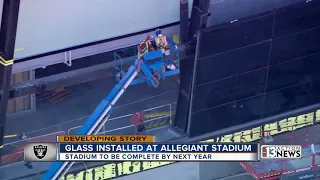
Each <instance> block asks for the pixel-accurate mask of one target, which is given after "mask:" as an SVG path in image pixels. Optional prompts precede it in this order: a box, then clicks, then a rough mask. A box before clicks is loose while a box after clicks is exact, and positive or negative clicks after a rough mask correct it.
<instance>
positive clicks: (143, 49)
mask: <svg viewBox="0 0 320 180" xmlns="http://www.w3.org/2000/svg"><path fill="white" fill-rule="evenodd" d="M152 39H153V38H152V36H148V37H147V38H146V39H144V40H143V41H142V42H141V43H140V44H139V46H138V59H141V58H143V55H144V54H147V53H148V52H151V51H154V47H153V46H152V42H151V41H152Z"/></svg>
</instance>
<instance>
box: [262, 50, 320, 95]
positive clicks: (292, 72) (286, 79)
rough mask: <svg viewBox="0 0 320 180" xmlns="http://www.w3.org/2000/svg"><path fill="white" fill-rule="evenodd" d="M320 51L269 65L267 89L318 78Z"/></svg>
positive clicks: (275, 88) (319, 76) (272, 89)
mask: <svg viewBox="0 0 320 180" xmlns="http://www.w3.org/2000/svg"><path fill="white" fill-rule="evenodd" d="M319 59H320V53H318V54H315V55H312V56H308V57H305V58H301V59H297V60H293V61H289V62H285V63H282V64H278V65H275V66H272V67H270V70H269V76H268V89H267V90H268V91H274V90H277V89H280V88H285V87H288V86H292V85H296V84H299V83H304V82H307V81H311V80H312V79H318V78H320V71H319V68H318V67H319V66H320V61H319Z"/></svg>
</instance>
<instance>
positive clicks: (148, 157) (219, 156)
mask: <svg viewBox="0 0 320 180" xmlns="http://www.w3.org/2000/svg"><path fill="white" fill-rule="evenodd" d="M58 157H59V159H58V160H59V161H258V153H60V154H58Z"/></svg>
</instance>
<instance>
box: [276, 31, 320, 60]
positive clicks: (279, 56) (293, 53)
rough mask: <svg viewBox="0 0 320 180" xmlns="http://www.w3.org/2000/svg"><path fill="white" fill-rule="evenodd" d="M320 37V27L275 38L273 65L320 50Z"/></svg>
mask: <svg viewBox="0 0 320 180" xmlns="http://www.w3.org/2000/svg"><path fill="white" fill-rule="evenodd" d="M319 39H320V27H318V28H315V29H311V30H308V31H303V32H301V33H296V34H293V35H290V36H284V37H280V38H278V39H276V40H274V41H273V43H272V51H271V65H274V64H277V63H282V62H286V61H290V60H293V59H296V58H300V57H302V56H308V55H311V54H313V53H317V52H319V51H320V41H319Z"/></svg>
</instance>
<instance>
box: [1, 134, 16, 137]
mask: <svg viewBox="0 0 320 180" xmlns="http://www.w3.org/2000/svg"><path fill="white" fill-rule="evenodd" d="M13 137H18V134H10V135H5V136H4V137H3V138H13Z"/></svg>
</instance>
